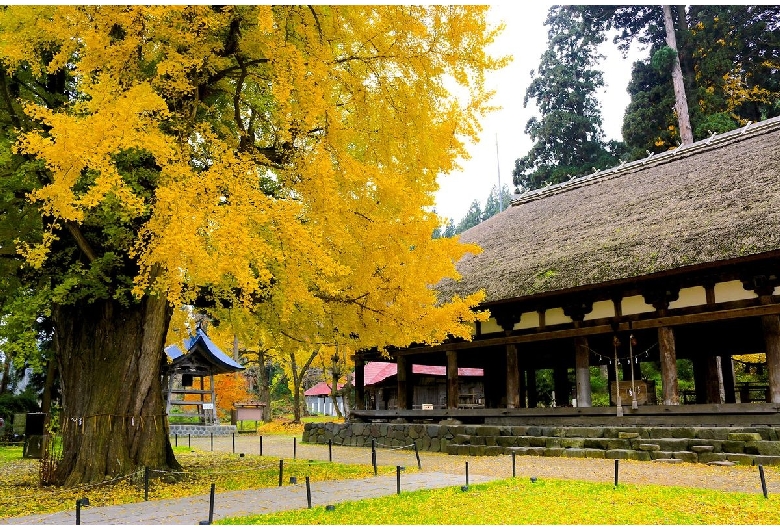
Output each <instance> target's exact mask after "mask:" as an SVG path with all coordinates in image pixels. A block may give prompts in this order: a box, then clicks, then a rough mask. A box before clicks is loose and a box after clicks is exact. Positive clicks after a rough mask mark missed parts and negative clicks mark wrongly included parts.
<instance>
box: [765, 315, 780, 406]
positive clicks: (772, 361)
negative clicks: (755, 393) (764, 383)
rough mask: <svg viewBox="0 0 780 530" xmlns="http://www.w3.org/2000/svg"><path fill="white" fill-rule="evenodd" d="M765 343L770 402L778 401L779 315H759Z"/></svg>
mask: <svg viewBox="0 0 780 530" xmlns="http://www.w3.org/2000/svg"><path fill="white" fill-rule="evenodd" d="M761 328H762V329H763V331H764V343H765V345H766V368H767V372H768V374H769V396H768V398H769V399H768V401H769V402H770V403H780V316H778V315H767V316H763V317H761Z"/></svg>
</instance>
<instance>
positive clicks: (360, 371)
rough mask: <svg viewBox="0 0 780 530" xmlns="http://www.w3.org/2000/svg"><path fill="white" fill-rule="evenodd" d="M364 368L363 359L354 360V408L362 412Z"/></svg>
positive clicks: (363, 403) (363, 404)
mask: <svg viewBox="0 0 780 530" xmlns="http://www.w3.org/2000/svg"><path fill="white" fill-rule="evenodd" d="M365 368H366V362H365V361H364V360H363V359H355V408H356V409H357V410H363V409H364V408H366V407H365V400H366V398H365V381H366V379H365Z"/></svg>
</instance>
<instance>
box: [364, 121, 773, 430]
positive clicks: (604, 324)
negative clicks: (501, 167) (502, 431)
mask: <svg viewBox="0 0 780 530" xmlns="http://www.w3.org/2000/svg"><path fill="white" fill-rule="evenodd" d="M461 240H462V241H464V242H469V243H476V244H477V245H479V246H480V247H481V248H482V249H483V252H482V253H480V254H477V255H467V256H466V257H464V258H463V259H462V260H461V261H460V262H459V263H458V264H457V268H458V271H459V272H460V274H461V275H462V279H461V280H460V281H450V280H447V281H444V282H442V283H441V284H439V285H438V290H439V292H440V295H441V297H442V299H445V300H446V299H448V298H450V297H452V296H455V295H461V296H463V295H466V294H469V293H473V292H476V291H479V290H483V291H484V292H485V293H486V299H485V301H484V302H483V303H482V305H481V307H480V309H484V310H488V311H489V312H490V319H489V320H488V321H486V322H476V323H475V324H474V331H473V337H472V338H471V340H452V341H448V342H445V343H443V344H437V345H433V346H415V345H413V346H411V347H408V348H401V349H395V350H393V351H392V352H391V355H392V360H393V361H394V362H395V363H396V365H397V382H396V384H397V390H396V393H395V397H396V400H397V407H396V409H395V410H376V409H375V408H374V410H356V411H354V412H353V415H354V417H356V418H357V419H359V420H360V419H362V420H365V421H371V420H383V419H393V418H405V419H407V420H410V419H411V420H414V419H415V418H417V419H422V418H430V419H437V418H439V419H443V418H455V419H461V420H463V421H465V422H477V423H480V422H491V421H493V422H499V423H500V422H502V421H503V422H510V421H521V418H528V417H530V416H534V415H537V416H538V415H551V414H552V415H559V416H563V415H567V416H579V417H585V416H588V415H589V414H590V415H600V414H601V415H603V414H611V415H612V416H615V415H617V416H621V415H623V414H625V415H626V416H627V417H632V418H633V419H634V420H636V418H638V417H640V416H642V415H656V416H657V415H675V414H678V413H681V412H682V411H689V412H693V413H695V412H698V413H700V414H707V415H709V416H708V417H714V416H713V415H717V414H724V413H728V414H738V413H740V412H751V413H755V414H761V415H764V416H765V417H766V418H767V422H770V423H780V420H778V416H780V413H779V412H778V410H780V317H779V316H778V315H780V119H778V118H775V119H770V120H766V121H763V122H760V123H755V124H749V125H748V126H745V127H743V128H741V129H738V130H734V131H731V132H728V133H724V134H719V135H713V136H711V137H710V138H708V139H705V140H702V141H698V142H696V143H694V144H692V145H687V146H683V147H679V148H677V149H676V150H673V151H669V152H665V153H661V154H652V155H649V156H648V157H647V158H645V159H642V160H638V161H635V162H631V163H624V164H621V165H620V166H618V167H614V168H611V169H608V170H603V171H598V172H595V173H593V174H591V175H588V176H584V177H577V178H573V179H572V180H570V181H568V182H566V183H562V184H558V185H553V186H549V187H546V188H543V189H539V190H535V191H531V192H527V193H524V194H522V195H516V196H515V198H514V200H513V201H512V205H511V207H509V208H508V209H507V210H506V211H504V212H502V213H500V214H498V215H496V216H494V217H492V218H490V219H488V220H487V221H484V222H483V223H481V224H479V225H478V226H476V227H474V228H472V229H470V230H468V231H466V232H465V233H463V234H462V235H461ZM752 353H762V354H765V356H766V365H765V369H766V370H767V373H768V380H769V382H768V389H767V391H766V396H765V397H766V399H764V401H765V403H739V402H738V401H740V400H739V399H738V397H739V395H740V394H739V391H738V390H737V385H736V384H735V381H734V370H733V363H732V356H735V355H743V354H752ZM678 359H689V360H690V361H691V363H692V366H693V371H694V380H695V387H696V388H695V395H694V396H693V399H691V400H689V401H685V402H684V401H683V400H682V399H681V391H680V389H679V386H678V363H677V361H678ZM374 360H386V359H380V358H379V357H378V356H377V355H376V354H372V353H371V352H361V353H359V354H358V355H357V356H356V374H355V386H356V390H357V396H356V397H357V403H358V408H366V407H365V406H364V403H365V402H366V396H365V390H364V382H365V374H364V370H365V368H364V367H365V363H366V362H369V361H374ZM616 361H617V362H616ZM631 361H633V362H631ZM638 361H641V362H638ZM645 362H654V363H657V365H660V373H661V382H660V383H661V384H660V388H656V389H654V388H652V384H651V382H649V381H646V380H645V379H644V378H643V374H642V373H641V365H642V363H645ZM616 364H619V366H620V368H621V371H622V373H621V374H618V373H617V372H618V371H617V370H616V369H615V367H616ZM413 365H433V366H440V367H444V370H445V373H446V380H447V385H446V407H445V408H444V409H443V410H438V409H434V410H432V411H431V410H424V411H423V410H417V407H415V406H414V405H416V403H413V395H412V391H411V389H412V386H413V385H414V383H415V374H414V373H413V372H412V366H413ZM594 366H599V367H602V369H603V370H605V371H607V372H608V374H609V383H610V385H611V388H612V391H611V406H609V407H607V406H605V404H603V405H604V406H600V407H594V406H593V403H592V392H591V378H590V374H591V370H590V369H591V367H594ZM461 368H475V369H481V370H483V373H484V379H483V381H484V408H479V409H473V408H469V409H464V408H462V407H459V404H460V403H461V399H460V396H459V389H460V385H459V375H458V374H459V370H460V369H461ZM539 370H551V371H552V374H553V384H554V391H555V398H556V399H555V401H556V407H555V408H552V407H550V404H549V403H544V405H545V406H544V407H543V408H542V407H541V406H540V405H542V403H541V400H540V396H539V394H538V385H537V374H538V371H539ZM629 390H630V392H629ZM618 396H620V400H619V401H618ZM656 397H657V403H656V399H655V398H656ZM634 401H636V403H634ZM688 402H695V404H694V403H692V404H686V403H688ZM361 405H363V406H362V407H361ZM616 405H620V406H619V408H618V409H616ZM713 421H717V420H713Z"/></svg>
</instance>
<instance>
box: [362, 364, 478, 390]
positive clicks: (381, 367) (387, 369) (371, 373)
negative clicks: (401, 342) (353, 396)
mask: <svg viewBox="0 0 780 530" xmlns="http://www.w3.org/2000/svg"><path fill="white" fill-rule="evenodd" d="M364 370H365V372H364V376H363V379H364V386H370V385H375V384H377V383H379V382H380V381H384V380H385V379H387V378H388V377H392V376H394V375H396V374H397V373H398V365H397V364H396V363H387V362H382V361H374V362H370V363H366V366H365V369H364ZM412 373H414V374H420V375H440V376H445V375H447V367H446V366H427V365H424V364H413V365H412ZM484 374H485V371H484V370H483V369H482V368H458V376H460V377H481V376H483V375H484Z"/></svg>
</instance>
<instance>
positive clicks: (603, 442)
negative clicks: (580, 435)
mask: <svg viewBox="0 0 780 530" xmlns="http://www.w3.org/2000/svg"><path fill="white" fill-rule="evenodd" d="M608 443H609V440H608V439H607V438H585V439H584V440H583V447H585V448H586V449H601V450H602V451H603V450H605V449H608V447H607V445H608Z"/></svg>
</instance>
